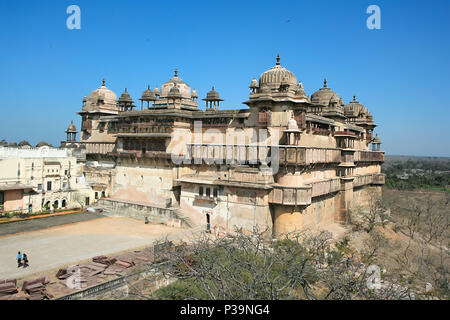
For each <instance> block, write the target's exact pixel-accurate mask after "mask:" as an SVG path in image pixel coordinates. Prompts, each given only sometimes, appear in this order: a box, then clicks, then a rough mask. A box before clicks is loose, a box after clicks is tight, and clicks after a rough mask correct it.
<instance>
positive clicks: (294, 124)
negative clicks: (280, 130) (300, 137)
mask: <svg viewBox="0 0 450 320" xmlns="http://www.w3.org/2000/svg"><path fill="white" fill-rule="evenodd" d="M288 130H290V131H292V130H298V124H297V121H296V120H295V119H294V118H291V119H290V120H289V121H288Z"/></svg>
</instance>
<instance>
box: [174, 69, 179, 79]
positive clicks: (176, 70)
mask: <svg viewBox="0 0 450 320" xmlns="http://www.w3.org/2000/svg"><path fill="white" fill-rule="evenodd" d="M175 78H178V69H176V68H175Z"/></svg>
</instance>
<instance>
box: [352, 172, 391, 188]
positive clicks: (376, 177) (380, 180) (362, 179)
mask: <svg viewBox="0 0 450 320" xmlns="http://www.w3.org/2000/svg"><path fill="white" fill-rule="evenodd" d="M384 183H385V175H384V174H383V173H369V174H364V175H356V176H354V179H353V187H361V186H364V185H368V184H376V185H382V184H384Z"/></svg>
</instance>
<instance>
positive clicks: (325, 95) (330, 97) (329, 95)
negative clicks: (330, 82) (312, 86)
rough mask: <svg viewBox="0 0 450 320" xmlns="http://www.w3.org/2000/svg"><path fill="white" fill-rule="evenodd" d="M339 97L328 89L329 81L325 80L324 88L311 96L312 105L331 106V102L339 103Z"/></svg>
mask: <svg viewBox="0 0 450 320" xmlns="http://www.w3.org/2000/svg"><path fill="white" fill-rule="evenodd" d="M339 101H340V98H339V95H338V94H337V93H336V92H334V91H333V90H331V89H330V88H328V87H327V79H326V78H325V79H324V80H323V88H320V89H319V90H318V91H316V92H314V93H313V94H312V95H311V103H313V104H320V105H323V106H327V107H328V106H329V104H330V102H333V103H339Z"/></svg>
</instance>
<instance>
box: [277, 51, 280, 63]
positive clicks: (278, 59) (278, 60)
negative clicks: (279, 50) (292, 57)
mask: <svg viewBox="0 0 450 320" xmlns="http://www.w3.org/2000/svg"><path fill="white" fill-rule="evenodd" d="M279 65H280V54H277V66H279Z"/></svg>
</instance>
